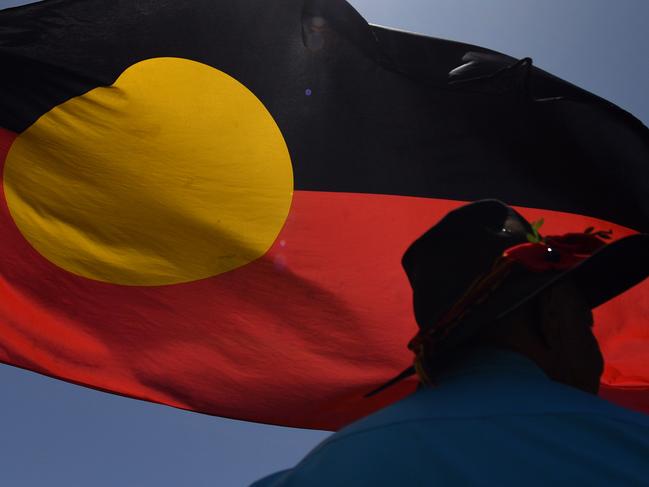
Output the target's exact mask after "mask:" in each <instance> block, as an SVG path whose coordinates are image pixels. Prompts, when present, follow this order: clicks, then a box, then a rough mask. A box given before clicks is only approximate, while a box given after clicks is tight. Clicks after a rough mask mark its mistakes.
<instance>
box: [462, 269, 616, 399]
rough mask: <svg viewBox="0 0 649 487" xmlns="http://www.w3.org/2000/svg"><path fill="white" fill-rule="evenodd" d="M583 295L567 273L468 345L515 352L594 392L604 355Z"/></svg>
mask: <svg viewBox="0 0 649 487" xmlns="http://www.w3.org/2000/svg"><path fill="white" fill-rule="evenodd" d="M592 327H593V314H592V311H591V309H590V305H589V304H588V302H587V300H586V298H585V296H584V295H583V293H582V292H581V291H580V290H579V288H578V287H577V285H575V284H574V282H573V281H571V280H569V279H566V280H564V281H562V282H561V283H559V284H555V285H553V286H551V287H549V288H548V289H546V290H545V291H543V292H542V293H540V294H539V295H538V296H536V297H535V298H533V299H531V300H530V301H528V302H526V303H525V304H523V305H521V306H520V307H518V308H517V309H515V310H513V311H512V312H511V313H509V314H507V315H506V316H505V317H503V318H501V319H500V320H498V321H497V322H495V323H492V324H490V325H487V326H485V327H484V328H482V329H481V330H480V331H479V332H478V333H477V334H476V336H475V337H474V338H473V339H471V340H470V342H469V343H470V344H472V345H489V346H493V347H497V348H505V349H509V350H513V351H515V352H519V353H521V354H523V355H525V356H527V357H529V358H530V359H532V360H533V361H534V362H536V364H537V365H538V366H539V367H541V368H542V369H543V370H544V371H545V372H546V374H547V375H548V376H549V377H550V378H551V379H553V380H556V381H558V382H561V383H564V384H567V385H570V386H573V387H576V388H578V389H581V390H583V391H586V392H590V393H593V394H596V393H597V392H598V389H599V381H600V377H601V375H602V372H603V370H604V359H603V357H602V354H601V352H600V349H599V345H598V343H597V340H596V338H595V336H594V335H593V330H592Z"/></svg>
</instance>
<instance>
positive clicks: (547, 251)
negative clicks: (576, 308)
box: [368, 200, 649, 396]
mask: <svg viewBox="0 0 649 487" xmlns="http://www.w3.org/2000/svg"><path fill="white" fill-rule="evenodd" d="M542 223H543V222H542V221H539V222H535V223H530V222H528V221H526V220H525V219H524V218H523V217H522V216H521V215H520V214H519V213H518V212H516V211H515V210H514V209H513V208H511V207H509V206H507V205H506V204H504V203H502V202H501V201H498V200H481V201H476V202H474V203H470V204H468V205H465V206H462V207H460V208H458V209H456V210H454V211H451V212H450V213H448V214H447V215H446V216H445V217H444V218H442V220H440V221H439V222H438V223H437V224H436V225H434V226H433V227H432V228H431V229H430V230H428V231H427V232H426V233H424V234H423V235H422V236H421V237H419V238H418V239H417V240H416V241H415V242H414V243H413V244H412V245H411V246H410V247H409V248H408V250H407V251H406V252H405V254H404V256H403V259H402V264H403V267H404V269H405V271H406V274H407V275H408V279H409V281H410V285H411V286H412V290H413V306H414V312H415V318H416V320H417V324H418V326H419V332H418V333H417V335H416V336H415V337H414V338H413V339H412V340H411V341H410V343H409V345H408V347H409V348H410V349H411V350H412V351H413V352H414V353H415V366H411V367H408V368H407V369H406V370H404V371H403V372H402V373H401V374H399V375H398V376H397V377H395V378H394V379H392V380H390V381H389V382H388V383H386V384H384V385H383V386H381V387H379V388H378V389H376V390H374V391H372V392H371V393H369V394H368V396H370V395H373V394H376V393H377V392H380V391H381V390H383V389H385V388H386V387H388V386H390V385H392V384H394V383H396V382H398V381H400V380H402V379H404V378H406V377H408V376H409V375H412V374H413V373H414V372H415V368H416V366H418V367H421V361H422V360H424V358H425V360H426V362H427V363H431V362H432V363H434V362H435V361H439V362H440V363H441V362H443V361H444V359H445V358H446V357H448V356H449V355H450V354H452V353H453V351H454V350H456V349H457V348H458V347H460V346H462V345H463V344H465V343H466V342H467V341H468V340H469V339H471V338H472V337H473V336H475V334H476V332H477V331H479V330H480V329H481V328H482V327H485V326H489V324H491V323H494V322H496V321H498V320H499V319H501V318H503V317H504V316H505V315H507V314H508V313H510V312H511V311H513V310H514V309H516V308H518V307H519V306H521V305H522V304H523V303H525V302H527V301H528V300H529V299H531V298H532V297H534V296H536V295H537V294H539V293H540V292H541V291H543V290H544V289H547V288H548V287H549V286H551V285H553V284H556V283H558V282H559V281H562V280H563V279H566V278H570V279H572V280H573V282H574V283H575V284H576V285H577V287H578V288H579V289H580V290H581V292H582V293H583V295H584V296H585V298H586V299H587V301H588V303H589V304H590V306H591V308H595V307H597V306H599V305H600V304H603V303H605V302H606V301H608V300H609V299H611V298H613V297H615V296H617V295H618V294H620V293H622V292H624V291H626V290H627V289H629V288H631V287H632V286H634V285H636V284H638V283H639V282H641V281H642V280H644V279H645V278H646V277H647V276H649V235H648V234H635V235H631V236H627V237H624V238H621V239H619V240H611V232H610V231H607V230H606V229H594V228H588V229H585V230H583V229H581V230H582V231H580V229H575V230H576V231H575V232H574V233H567V234H564V235H548V236H545V237H543V236H541V233H540V231H539V227H540V225H541V224H542ZM609 240H610V243H608V241H609ZM420 372H421V370H420ZM420 375H421V373H420Z"/></svg>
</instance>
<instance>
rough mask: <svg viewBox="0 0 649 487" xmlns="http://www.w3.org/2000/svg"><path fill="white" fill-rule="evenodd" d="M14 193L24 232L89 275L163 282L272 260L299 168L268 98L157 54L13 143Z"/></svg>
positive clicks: (8, 166) (62, 262) (52, 256)
mask: <svg viewBox="0 0 649 487" xmlns="http://www.w3.org/2000/svg"><path fill="white" fill-rule="evenodd" d="M3 184H4V191H5V195H6V199H7V204H8V207H9V210H10V213H11V215H12V217H13V219H14V221H15V223H16V225H17V227H18V229H19V230H20V231H21V233H22V234H23V235H24V237H25V238H26V239H27V240H28V241H29V242H30V244H31V245H32V246H33V247H34V248H35V249H36V250H37V251H38V252H39V253H40V254H41V255H43V256H44V257H45V258H47V259H48V260H50V261H51V262H53V263H54V264H56V265H57V266H59V267H61V268H63V269H66V270H68V271H69V272H72V273H74V274H77V275H79V276H84V277H87V278H90V279H95V280H99V281H104V282H110V283H116V284H123V285H138V286H154V285H164V284H174V283H181V282H188V281H194V280H197V279H202V278H207V277H210V276H214V275H217V274H220V273H223V272H227V271H229V270H232V269H235V268H237V267H240V266H243V265H245V264H247V263H249V262H251V261H253V260H255V259H257V258H259V257H261V256H262V255H264V254H265V253H266V252H267V251H268V249H269V248H270V246H271V245H272V244H273V242H274V241H275V239H276V237H277V235H278V233H279V231H280V230H281V228H282V226H283V225H284V222H285V220H286V217H287V215H288V212H289V209H290V205H291V199H292V195H293V170H292V166H291V160H290V156H289V152H288V149H287V147H286V143H285V141H284V138H283V137H282V134H281V132H280V130H279V128H278V126H277V124H276V123H275V121H274V120H273V118H272V116H271V115H270V113H269V112H268V110H266V108H265V107H264V105H263V104H262V102H261V101H260V100H259V99H258V98H257V97H256V96H255V95H254V94H253V93H252V92H251V91H250V90H249V89H248V88H246V87H245V86H244V85H243V84H241V83H239V82H238V81H237V80H235V79H234V78H232V77H231V76H229V75H227V74H225V73H223V72H222V71H219V70H217V69H215V68H212V67H210V66H207V65H205V64H201V63H198V62H195V61H189V60H186V59H180V58H155V59H148V60H145V61H142V62H138V63H137V64H134V65H132V66H130V67H129V68H128V69H127V70H125V71H124V72H123V73H122V75H121V76H120V77H119V78H118V79H117V81H115V83H114V84H113V85H111V86H108V87H100V88H96V89H93V90H91V91H89V92H88V93H86V94H84V95H82V96H78V97H76V98H72V99H70V100H68V101H66V102H64V103H62V104H61V105H59V106H57V107H55V108H53V109H52V110H51V111H49V112H47V113H46V114H45V115H43V116H42V117H41V118H39V119H38V120H37V121H36V122H35V123H34V124H33V125H32V126H30V127H29V128H28V129H27V130H25V131H24V132H23V133H22V134H20V135H19V136H18V137H17V138H16V140H15V141H14V143H13V145H12V146H11V149H10V151H9V154H8V156H7V160H6V163H5V168H4V178H3Z"/></svg>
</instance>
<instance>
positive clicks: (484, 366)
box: [438, 346, 548, 383]
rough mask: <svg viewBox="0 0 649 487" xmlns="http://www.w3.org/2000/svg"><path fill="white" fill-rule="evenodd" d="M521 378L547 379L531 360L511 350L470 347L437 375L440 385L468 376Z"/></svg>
mask: <svg viewBox="0 0 649 487" xmlns="http://www.w3.org/2000/svg"><path fill="white" fill-rule="evenodd" d="M503 375H507V376H512V375H513V376H522V377H525V378H526V379H532V378H536V379H548V377H547V375H546V374H545V372H544V371H543V369H541V368H540V367H539V366H538V365H537V364H536V363H535V362H534V361H533V360H532V359H530V358H528V357H526V356H525V355H522V354H520V353H518V352H514V351H513V350H507V349H501V348H495V347H486V346H480V347H471V348H466V349H464V350H463V352H462V354H461V355H459V356H458V357H455V358H453V359H451V360H450V361H449V362H447V363H446V365H445V366H444V368H443V369H442V370H441V371H440V372H439V374H438V380H439V382H440V383H445V382H449V381H451V380H455V379H458V378H460V377H468V376H503Z"/></svg>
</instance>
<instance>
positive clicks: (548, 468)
mask: <svg viewBox="0 0 649 487" xmlns="http://www.w3.org/2000/svg"><path fill="white" fill-rule="evenodd" d="M609 238H610V235H609V234H608V232H601V231H600V232H597V231H594V230H592V229H589V230H588V231H586V232H584V233H569V234H565V235H560V236H547V237H545V238H543V237H542V236H541V235H540V234H539V232H538V225H530V224H529V223H528V222H527V221H525V220H524V219H523V218H522V217H521V216H520V215H519V214H518V213H516V212H515V211H514V210H513V209H511V208H509V207H507V206H506V205H504V204H503V203H501V202H499V201H495V200H485V201H479V202H476V203H472V204H469V205H466V206H463V207H461V208H459V209H457V210H455V211H453V212H451V213H449V214H448V215H447V216H446V217H445V218H443V219H442V220H441V221H440V222H439V223H438V224H437V225H435V226H434V227H433V228H431V229H430V230H429V231H428V232H426V233H425V234H424V235H423V236H422V237H420V238H419V239H418V240H417V241H415V243H413V245H412V246H411V247H410V248H409V249H408V250H407V251H406V253H405V255H404V258H403V266H404V268H405V270H406V273H407V274H408V278H409V280H410V283H411V285H412V288H413V305H414V311H415V316H416V319H417V323H418V325H419V332H418V333H417V335H416V336H415V337H414V338H413V339H412V340H411V342H410V343H409V348H410V349H411V350H412V351H413V352H414V354H415V359H414V366H413V367H410V368H408V369H406V370H405V371H404V372H403V373H402V374H400V375H399V376H397V377H396V378H395V379H393V380H392V381H390V382H388V383H387V384H386V385H385V386H382V387H381V388H379V389H378V390H377V391H374V392H380V390H382V389H383V388H385V387H388V386H389V385H391V384H393V383H394V382H396V381H397V380H401V379H403V378H404V377H406V376H408V375H410V374H412V373H415V372H416V373H417V374H418V376H419V378H420V381H421V385H420V387H419V388H418V390H417V392H415V393H414V394H412V395H410V396H408V397H406V398H405V399H402V400H401V401H398V402H397V403H395V404H393V405H391V406H389V407H387V408H385V409H382V410H380V411H378V412H376V413H374V414H372V415H370V416H367V417H366V418H364V419H362V420H360V421H357V422H356V423H354V424H351V425H349V426H348V427H346V428H344V429H342V430H341V431H339V432H337V433H335V434H333V435H332V436H330V437H329V438H327V439H326V440H325V441H324V442H323V443H321V444H320V445H319V446H318V447H316V448H315V449H314V450H313V451H312V452H311V453H309V454H308V455H307V456H306V457H305V458H304V459H303V460H302V461H301V462H300V463H299V464H298V465H297V466H296V467H295V468H293V469H290V470H287V471H284V472H279V473H277V474H274V475H272V476H270V477H267V478H265V479H262V480H260V481H259V482H257V483H256V484H254V485H255V487H262V486H263V487H270V486H273V487H288V486H310V487H317V486H384V485H385V486H411V485H412V486H436V485H440V486H449V485H489V486H503V485H525V486H532V485H534V486H535V485H538V486H554V487H556V486H562V485H571V486H573V485H588V486H594V485H602V486H621V485H638V486H640V485H647V486H649V417H647V416H645V415H642V414H639V413H635V412H632V411H629V410H626V409H623V408H620V407H618V406H616V405H613V404H611V403H609V402H607V401H605V400H603V399H600V398H598V397H597V395H596V394H597V392H598V388H599V381H600V377H601V375H602V371H603V368H604V361H603V358H602V354H601V352H600V349H599V346H598V344H597V340H596V339H595V337H594V335H593V332H592V326H593V317H592V312H591V309H592V308H594V307H596V306H599V305H600V304H602V303H604V302H606V301H608V300H609V299H611V298H613V297H614V296H616V295H618V294H620V293H622V292H624V291H625V290H627V289H628V288H630V287H632V286H633V285H635V284H637V283H639V282H640V281H642V280H643V279H645V278H646V277H647V276H648V275H649V235H634V236H630V237H626V238H623V239H620V240H617V241H614V242H612V243H606V240H608V239H609ZM386 326H389V317H386ZM647 326H649V323H648V324H647Z"/></svg>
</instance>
